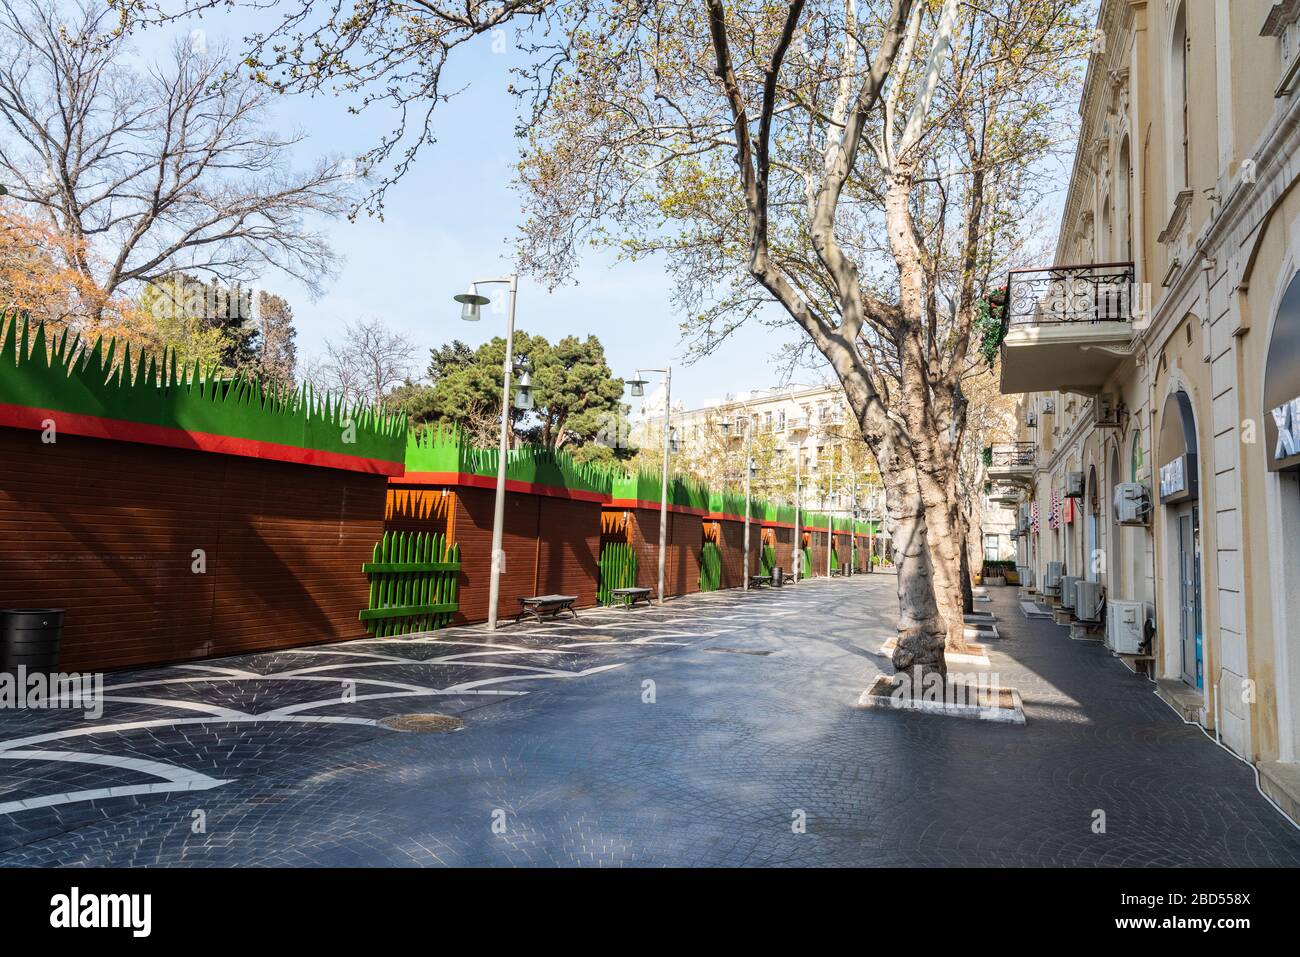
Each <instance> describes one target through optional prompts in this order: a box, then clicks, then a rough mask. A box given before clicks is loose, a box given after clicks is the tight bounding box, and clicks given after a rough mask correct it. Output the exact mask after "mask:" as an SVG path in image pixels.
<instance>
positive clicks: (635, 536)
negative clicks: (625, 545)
mask: <svg viewBox="0 0 1300 957" xmlns="http://www.w3.org/2000/svg"><path fill="white" fill-rule="evenodd" d="M620 511H621V510H620ZM627 512H628V516H629V517H628V522H629V525H630V529H629V537H630V538H631V541H632V545H633V547H634V548H636V556H637V570H636V579H637V581H636V583H637V585H639V586H641V587H642V588H650V589H652V590H654V589H656V588H658V585H659V510H658V509H648V508H633V509H628V510H627ZM703 545H704V520H703V518H702V517H701V516H699V515H687V514H684V513H680V512H669V513H668V552H667V556H666V561H665V565H664V594H665V595H689V594H691V593H692V592H697V591H699V590H700V549H701V547H703Z"/></svg>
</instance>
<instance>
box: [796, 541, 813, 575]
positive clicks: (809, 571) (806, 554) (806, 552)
mask: <svg viewBox="0 0 1300 957" xmlns="http://www.w3.org/2000/svg"><path fill="white" fill-rule="evenodd" d="M799 553H800V554H801V555H803V568H802V570H800V572H799V574H800V575H801V576H803V577H804V578H812V577H813V575H815V574H817V572H816V570H815V569H814V568H813V560H812V549H811V548H801V549H799Z"/></svg>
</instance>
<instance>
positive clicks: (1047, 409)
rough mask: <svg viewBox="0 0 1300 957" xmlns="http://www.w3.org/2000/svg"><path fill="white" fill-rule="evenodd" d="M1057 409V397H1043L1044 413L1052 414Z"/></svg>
mask: <svg viewBox="0 0 1300 957" xmlns="http://www.w3.org/2000/svg"><path fill="white" fill-rule="evenodd" d="M1055 411H1056V400H1055V399H1043V415H1051V414H1052V413H1053V412H1055Z"/></svg>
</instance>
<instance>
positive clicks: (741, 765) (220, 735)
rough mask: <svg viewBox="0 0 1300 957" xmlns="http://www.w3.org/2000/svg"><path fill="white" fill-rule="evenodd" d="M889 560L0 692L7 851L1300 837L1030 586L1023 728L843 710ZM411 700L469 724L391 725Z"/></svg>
mask: <svg viewBox="0 0 1300 957" xmlns="http://www.w3.org/2000/svg"><path fill="white" fill-rule="evenodd" d="M893 587H894V580H893V579H892V578H891V577H889V576H884V575H873V576H860V577H856V578H852V579H848V580H839V579H836V580H831V581H827V580H817V581H813V582H806V583H803V584H801V585H799V586H798V587H797V588H784V589H780V590H772V591H762V592H758V593H753V594H749V595H746V594H743V593H739V592H735V591H728V592H721V593H715V594H710V595H696V596H691V597H689V598H685V599H681V600H678V601H674V602H670V603H669V604H668V605H666V606H664V607H663V608H662V609H661V608H657V607H652V608H644V607H641V608H637V609H635V610H633V611H630V612H625V611H622V610H616V609H608V610H599V611H597V610H592V611H588V612H585V613H583V614H582V616H581V618H580V619H579V620H578V621H577V622H573V623H567V622H560V623H558V624H549V623H548V624H540V625H539V624H523V625H518V626H515V625H511V626H509V627H507V628H505V629H504V630H502V631H500V632H498V633H497V634H496V635H495V636H493V635H489V634H488V633H487V632H486V631H485V630H484V629H483V628H461V629H453V630H448V631H443V632H439V633H436V634H434V635H431V636H420V637H415V638H411V639H402V640H393V639H383V640H371V641H355V642H347V643H342V644H338V645H331V646H325V647H317V648H310V649H300V650H297V651H293V652H281V653H276V654H266V655H251V656H245V657H241V658H234V659H224V660H220V661H211V662H204V663H202V664H195V665H186V666H177V667H172V668H159V669H150V670H148V671H138V672H128V673H116V674H112V675H109V676H108V680H107V688H106V693H107V695H108V696H109V699H110V700H109V701H107V702H106V706H105V713H104V715H103V716H102V717H101V718H99V719H97V720H94V721H86V720H84V719H83V718H82V716H81V715H80V714H79V713H69V712H59V711H30V712H0V866H20V865H45V866H49V865H62V864H72V865H100V864H123V865H156V864H163V865H192V866H204V865H207V866H212V865H290V866H301V865H437V864H455V865H485V864H493V865H528V864H546V865H549V864H559V865H572V864H582V865H600V866H616V865H666V864H667V865H671V864H683V865H785V864H792V865H827V864H829V865H1049V866H1051V865H1065V866H1076V865H1108V866H1133V865H1152V864H1154V865H1183V864H1186V865H1209V866H1216V865H1291V866H1295V865H1300V831H1297V830H1296V829H1295V828H1293V827H1292V826H1291V825H1290V824H1289V823H1287V822H1286V821H1285V819H1283V818H1282V817H1281V816H1280V815H1278V814H1277V812H1275V811H1274V810H1273V809H1272V808H1271V807H1269V805H1268V804H1266V803H1265V801H1264V800H1263V799H1262V798H1260V797H1259V796H1258V795H1257V794H1256V792H1255V787H1254V783H1253V776H1252V773H1251V771H1250V769H1248V768H1247V767H1245V766H1244V765H1242V764H1241V763H1239V762H1238V761H1236V760H1234V759H1233V758H1232V757H1230V756H1229V755H1227V754H1225V753H1224V752H1223V751H1221V750H1220V749H1219V748H1217V747H1216V746H1215V745H1214V744H1213V743H1212V742H1210V741H1208V740H1207V739H1206V738H1205V736H1204V735H1203V734H1202V733H1201V732H1200V731H1199V730H1197V729H1196V728H1193V727H1188V726H1185V725H1183V724H1182V723H1181V722H1180V720H1179V719H1178V718H1177V717H1176V716H1175V715H1174V713H1173V712H1172V711H1171V710H1170V709H1169V708H1167V707H1166V706H1165V705H1163V704H1162V703H1161V702H1160V701H1159V700H1158V699H1157V698H1156V697H1155V695H1154V694H1153V693H1152V687H1153V686H1152V685H1150V684H1149V683H1148V682H1147V681H1145V679H1142V678H1138V677H1136V676H1134V675H1131V674H1130V673H1129V672H1128V671H1127V670H1125V669H1124V668H1123V666H1122V665H1121V664H1120V663H1119V662H1118V661H1116V660H1115V659H1114V658H1112V657H1111V656H1110V655H1109V654H1108V653H1107V652H1106V651H1105V650H1104V649H1103V648H1101V647H1100V646H1099V645H1097V644H1095V643H1087V642H1080V641H1071V640H1070V639H1069V638H1068V636H1067V631H1066V629H1064V628H1058V627H1057V626H1055V625H1053V624H1052V623H1051V622H1050V621H1042V620H1035V621H1028V620H1026V619H1025V618H1024V617H1023V615H1022V614H1021V612H1020V609H1019V606H1018V604H1017V603H1016V601H1015V600H1014V590H1013V589H1009V588H1007V589H991V592H992V593H993V595H994V601H993V603H992V604H991V605H985V606H983V607H985V608H990V609H991V610H993V611H994V612H995V613H996V614H997V615H998V618H999V621H998V627H999V630H1000V632H1001V634H1002V636H1003V637H1001V638H1000V639H998V640H997V641H996V642H990V658H991V664H990V668H991V670H993V671H996V672H997V673H998V674H999V676H1000V681H1001V683H1002V684H1004V685H1010V686H1013V687H1016V688H1018V689H1020V691H1021V692H1022V695H1023V697H1024V704H1025V712H1026V717H1027V723H1026V724H1025V725H1024V726H1008V725H994V724H991V723H988V722H976V721H965V720H957V719H949V718H941V717H934V716H930V715H917V714H908V713H895V712H885V711H876V710H873V711H863V710H859V709H857V708H855V707H854V705H855V703H856V700H857V697H858V695H859V694H860V693H861V691H862V690H863V688H865V687H867V686H868V685H869V684H870V683H871V681H872V679H873V678H874V676H875V675H876V674H877V673H878V672H879V671H881V670H882V669H887V664H886V662H885V660H884V659H883V658H882V657H880V655H879V654H878V653H877V652H878V649H879V647H880V645H881V644H882V643H883V641H884V640H885V638H887V637H888V635H889V634H890V633H891V630H892V624H891V623H892V618H893V607H894V596H893ZM648 682H652V683H653V684H652V685H651V684H647V683H648ZM651 692H653V694H651ZM651 699H652V703H651ZM422 711H437V712H439V713H443V714H454V715H459V716H460V717H461V718H463V719H464V721H465V724H466V727H465V730H463V731H460V732H457V733H452V734H414V733H400V732H395V731H390V730H388V729H386V728H384V727H382V726H380V725H379V724H378V723H377V719H379V718H382V717H384V716H387V715H394V714H403V713H410V712H422ZM1097 810H1100V811H1103V812H1105V816H1106V832H1105V833H1104V834H1095V833H1093V829H1092V825H1093V821H1094V812H1095V811H1097ZM799 820H802V821H804V822H805V823H806V829H805V830H804V832H803V833H795V831H796V830H797V829H796V828H794V827H792V823H794V822H796V821H799Z"/></svg>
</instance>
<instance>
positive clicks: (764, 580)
mask: <svg viewBox="0 0 1300 957" xmlns="http://www.w3.org/2000/svg"><path fill="white" fill-rule="evenodd" d="M771 584H772V576H771V575H750V576H749V587H750V588H761V587H762V586H764V585H771Z"/></svg>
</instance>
